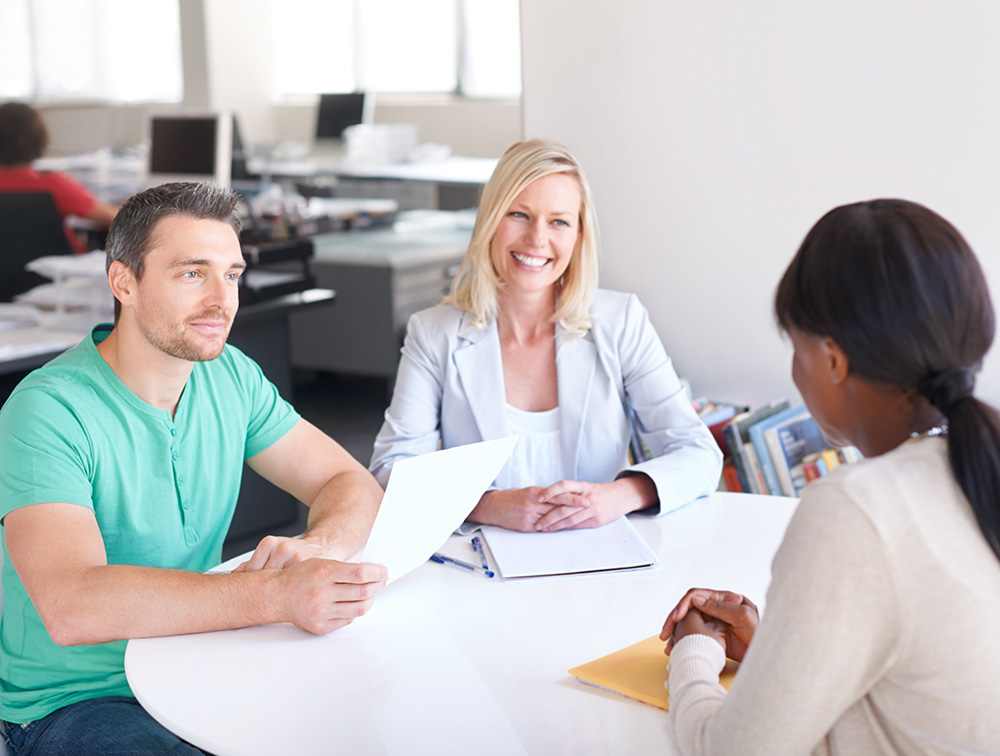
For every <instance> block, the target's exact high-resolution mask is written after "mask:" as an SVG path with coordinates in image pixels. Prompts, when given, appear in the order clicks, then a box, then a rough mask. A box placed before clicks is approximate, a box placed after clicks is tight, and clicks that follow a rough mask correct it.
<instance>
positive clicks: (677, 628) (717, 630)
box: [660, 588, 760, 661]
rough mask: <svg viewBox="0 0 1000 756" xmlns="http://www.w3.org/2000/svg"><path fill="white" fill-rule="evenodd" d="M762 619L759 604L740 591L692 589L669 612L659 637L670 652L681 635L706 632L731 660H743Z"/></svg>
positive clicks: (666, 651) (682, 636) (668, 652)
mask: <svg viewBox="0 0 1000 756" xmlns="http://www.w3.org/2000/svg"><path fill="white" fill-rule="evenodd" d="M759 621H760V613H759V612H758V611H757V607H756V605H755V604H754V603H753V602H752V601H750V599H748V598H746V597H744V596H742V595H740V594H739V593H732V592H730V591H713V590H710V589H708V588H692V589H690V590H689V591H688V592H687V593H685V594H684V597H683V598H682V599H681V600H680V601H679V602H677V606H675V607H674V609H673V611H671V612H670V614H669V615H667V620H666V622H664V623H663V630H661V631H660V640H663V641H666V642H667V646H666V648H665V649H664V653H665V654H668V655H669V654H670V651H671V650H672V649H673V647H674V645H675V644H676V643H677V642H678V641H679V640H680V639H681V638H684V637H685V636H688V635H691V634H693V633H695V634H700V635H707V636H709V637H710V638H712V639H714V640H715V641H716V642H717V643H719V645H721V646H722V648H723V649H725V652H726V656H728V657H729V658H730V659H733V660H734V661H743V655H744V654H746V651H747V647H748V646H749V645H750V641H751V639H752V638H753V634H754V631H755V630H756V629H757V623H758V622H759Z"/></svg>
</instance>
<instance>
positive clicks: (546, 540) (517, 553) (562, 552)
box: [482, 516, 656, 580]
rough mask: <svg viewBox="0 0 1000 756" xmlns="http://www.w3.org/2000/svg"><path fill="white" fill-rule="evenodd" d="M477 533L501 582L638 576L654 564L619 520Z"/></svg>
mask: <svg viewBox="0 0 1000 756" xmlns="http://www.w3.org/2000/svg"><path fill="white" fill-rule="evenodd" d="M482 532H483V537H484V538H485V539H486V543H487V544H488V545H489V547H490V552H492V554H493V559H494V561H495V562H496V564H497V568H498V569H499V571H500V574H501V575H503V577H504V579H505V580H511V579H516V578H531V577H551V576H554V575H576V574H583V573H590V572H609V571H614V570H640V569H644V568H647V567H652V566H654V565H655V564H656V556H655V555H654V554H653V552H652V551H651V550H650V548H649V546H647V545H646V542H645V541H643V540H642V536H640V535H639V534H638V533H637V532H636V530H635V528H634V527H632V523H631V522H629V521H628V518H626V517H624V516H622V517H619V518H618V519H617V520H613V521H612V522H609V523H608V524H607V525H602V526H601V527H599V528H582V529H580V530H557V531H555V532H552V533H519V532H516V531H513V530H505V529H504V528H498V527H494V526H484V527H483V529H482Z"/></svg>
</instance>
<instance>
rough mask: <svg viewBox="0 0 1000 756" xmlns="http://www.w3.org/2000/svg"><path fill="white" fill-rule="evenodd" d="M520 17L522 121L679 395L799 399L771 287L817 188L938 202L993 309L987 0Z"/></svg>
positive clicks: (818, 202) (996, 232) (534, 8)
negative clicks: (554, 152)
mask: <svg viewBox="0 0 1000 756" xmlns="http://www.w3.org/2000/svg"><path fill="white" fill-rule="evenodd" d="M521 23H522V30H523V41H522V50H523V53H522V54H523V65H524V99H523V110H524V123H525V134H526V136H529V137H534V136H545V137H551V138H554V139H557V140H559V141H562V142H563V143H565V144H567V145H568V146H569V147H570V148H571V149H573V150H574V151H575V152H576V153H577V154H578V156H579V157H580V159H581V160H582V162H583V164H584V166H585V168H586V169H587V172H588V175H589V178H590V181H591V184H592V186H593V188H594V192H595V194H596V198H597V207H598V212H599V216H600V222H601V231H602V238H603V242H604V243H603V253H602V255H603V257H602V265H603V267H602V274H601V275H602V285H603V286H606V287H609V288H618V289H626V290H631V291H635V292H637V293H639V295H640V296H641V298H642V300H643V302H644V303H645V304H646V306H647V307H648V309H649V310H650V314H651V317H652V319H653V322H654V324H655V325H656V326H657V328H658V329H659V331H660V334H661V336H662V337H663V340H664V343H665V344H666V346H667V350H668V352H669V353H670V354H671V356H672V357H673V359H674V362H675V364H676V366H677V368H678V371H679V372H681V373H682V374H684V375H687V376H688V377H690V378H691V380H692V383H693V385H694V390H695V392H696V393H700V394H707V395H710V396H712V397H714V398H718V399H732V400H738V401H744V402H747V403H749V404H752V405H754V406H756V405H759V404H762V403H764V402H766V401H767V400H769V399H771V398H774V397H776V396H779V395H784V396H789V397H790V398H794V397H797V393H796V392H795V389H794V386H793V385H792V382H791V379H790V377H789V375H788V374H789V358H790V354H791V350H790V347H789V346H788V345H787V344H786V343H785V342H784V341H783V340H782V339H781V338H780V336H779V335H778V333H777V331H776V329H775V328H774V326H773V321H772V316H771V298H772V295H773V291H774V287H775V285H776V284H777V281H778V279H779V278H780V276H781V273H782V272H783V270H784V268H785V266H786V265H787V263H788V262H789V260H790V259H791V257H792V255H793V254H794V252H795V249H796V248H797V246H798V244H799V242H800V241H801V239H802V237H803V236H804V235H805V233H806V231H808V229H809V227H810V226H811V225H812V224H813V223H814V222H815V221H816V220H817V219H818V218H819V217H820V216H821V215H822V214H823V213H824V212H826V211H827V210H829V209H830V208H831V207H833V206H835V205H837V204H842V203H845V202H851V201H856V200H862V199H870V198H873V197H876V196H899V197H905V198H907V199H912V200H916V201H919V202H922V203H924V204H926V205H928V206H930V207H931V208H933V209H934V210H937V211H938V212H940V213H941V214H942V215H944V216H945V217H946V218H948V219H949V220H951V221H952V222H953V223H954V224H955V225H956V226H957V227H958V228H959V230H961V231H962V232H963V233H964V234H965V236H966V238H967V239H968V240H969V241H970V243H971V244H972V246H973V248H974V249H975V250H977V253H978V255H979V257H980V260H981V262H982V263H983V267H984V268H985V269H986V272H987V277H988V279H989V280H990V283H991V288H992V291H993V292H994V299H995V300H996V303H997V305H998V306H1000V45H998V44H997V39H1000V3H995V2H993V1H992V0H963V2H961V3H956V2H952V1H951V0H910V1H908V2H904V1H903V0H838V1H837V2H836V3H812V2H809V3H805V2H800V1H799V0H784V1H779V0H758V1H757V2H746V0H711V1H710V2H689V1H688V0H619V2H615V3H609V2H605V0H523V2H522V7H521ZM997 352H998V350H997V349H994V350H993V351H992V352H991V354H990V356H989V357H988V359H987V363H986V368H985V369H984V371H983V373H982V374H981V376H980V380H979V389H978V393H979V395H980V396H982V397H983V398H985V399H987V400H988V401H990V402H992V403H994V404H1000V358H998V357H997Z"/></svg>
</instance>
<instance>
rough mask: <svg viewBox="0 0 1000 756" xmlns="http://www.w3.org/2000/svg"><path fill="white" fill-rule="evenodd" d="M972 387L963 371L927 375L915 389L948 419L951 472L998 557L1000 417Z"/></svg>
mask: <svg viewBox="0 0 1000 756" xmlns="http://www.w3.org/2000/svg"><path fill="white" fill-rule="evenodd" d="M963 374H964V375H963ZM972 386H973V378H972V374H971V372H970V371H968V370H966V369H964V368H960V369H958V370H952V371H945V372H944V373H940V374H937V375H935V376H929V377H928V378H927V379H926V380H925V381H924V382H922V384H921V385H920V386H918V387H917V388H918V389H919V390H920V393H921V394H923V395H924V396H926V397H927V398H928V400H929V401H930V403H931V404H932V405H934V406H935V407H937V408H938V409H939V410H940V411H941V413H942V414H943V415H944V416H945V417H946V418H947V420H948V459H949V460H950V461H951V469H952V471H953V472H954V473H955V478H956V479H957V480H958V484H959V485H960V486H961V487H962V491H963V492H964V493H965V495H966V497H967V498H968V499H969V501H970V502H971V503H972V510H973V511H974V512H975V514H976V520H977V522H978V523H979V527H980V529H981V530H982V531H983V535H984V536H985V537H986V541H987V542H988V543H989V544H990V548H992V549H993V553H995V554H996V555H997V556H998V557H1000V417H998V414H997V411H996V410H995V409H993V408H992V407H990V406H989V405H987V404H984V403H983V402H981V401H979V400H978V399H976V398H975V397H974V396H972Z"/></svg>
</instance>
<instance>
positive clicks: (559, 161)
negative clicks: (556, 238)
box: [444, 139, 597, 338]
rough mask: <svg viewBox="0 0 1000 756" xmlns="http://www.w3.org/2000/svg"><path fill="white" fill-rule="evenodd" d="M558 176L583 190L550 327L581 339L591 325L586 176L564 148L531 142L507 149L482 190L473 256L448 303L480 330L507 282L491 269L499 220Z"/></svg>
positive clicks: (590, 213) (593, 224)
mask: <svg viewBox="0 0 1000 756" xmlns="http://www.w3.org/2000/svg"><path fill="white" fill-rule="evenodd" d="M556 173H562V174H567V175H569V176H573V177H574V178H575V179H576V181H577V183H578V184H579V186H580V219H579V220H580V230H581V234H580V239H579V241H577V244H576V247H575V248H574V250H573V256H572V257H571V258H570V262H569V267H567V268H566V272H565V273H564V274H563V276H562V278H560V280H559V283H558V284H557V286H558V287H559V291H558V299H557V301H556V309H555V312H554V313H553V315H552V322H553V323H558V324H559V325H560V326H561V327H562V328H563V330H564V331H565V332H566V334H567V335H568V336H570V337H571V338H578V337H580V336H583V335H584V334H585V333H586V332H587V331H588V330H589V329H590V327H591V325H593V321H592V320H591V317H590V304H591V302H592V301H593V299H594V292H595V291H596V290H597V215H596V213H595V212H594V198H593V195H592V194H591V193H590V186H589V185H588V184H587V177H586V176H585V175H584V172H583V168H582V167H581V166H580V163H579V162H577V159H576V158H575V157H573V155H572V154H571V153H570V151H569V150H567V149H566V148H565V147H563V146H562V145H559V144H556V143H555V142H550V141H547V140H544V139H528V140H526V141H523V142H515V143H514V144H512V145H511V146H510V147H508V148H507V150H506V151H505V152H504V154H503V155H501V157H500V160H499V162H498V163H497V167H496V169H495V170H494V171H493V175H492V176H491V177H490V180H489V181H488V182H487V184H486V186H485V187H484V188H483V194H482V198H481V199H480V202H479V210H478V212H477V213H476V223H475V225H474V226H473V228H472V239H471V240H470V241H469V251H468V252H467V253H466V255H465V259H464V260H463V261H462V266H461V268H460V269H459V271H458V275H457V276H455V280H454V281H453V282H452V285H451V292H450V293H449V294H448V296H447V297H445V300H444V301H445V303H447V304H452V305H455V306H456V307H459V308H461V309H463V310H465V311H466V312H468V313H469V314H470V315H471V316H472V325H473V326H475V327H476V328H485V327H486V324H487V323H488V322H489V321H490V320H491V319H492V318H494V317H496V314H497V299H498V298H497V292H498V291H499V289H500V287H501V286H502V285H503V282H502V281H501V280H500V278H499V276H497V273H496V270H494V268H493V262H492V260H491V259H490V244H491V243H492V241H493V236H494V235H495V234H496V231H497V227H498V226H499V225H500V221H501V220H503V217H504V215H505V214H506V213H507V210H508V209H509V208H510V206H511V204H513V202H514V200H515V199H516V198H517V196H518V195H519V194H520V193H521V192H523V191H524V189H525V188H526V187H527V186H528V184H531V183H532V182H534V181H537V180H538V179H540V178H542V177H544V176H551V175H552V174H556Z"/></svg>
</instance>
